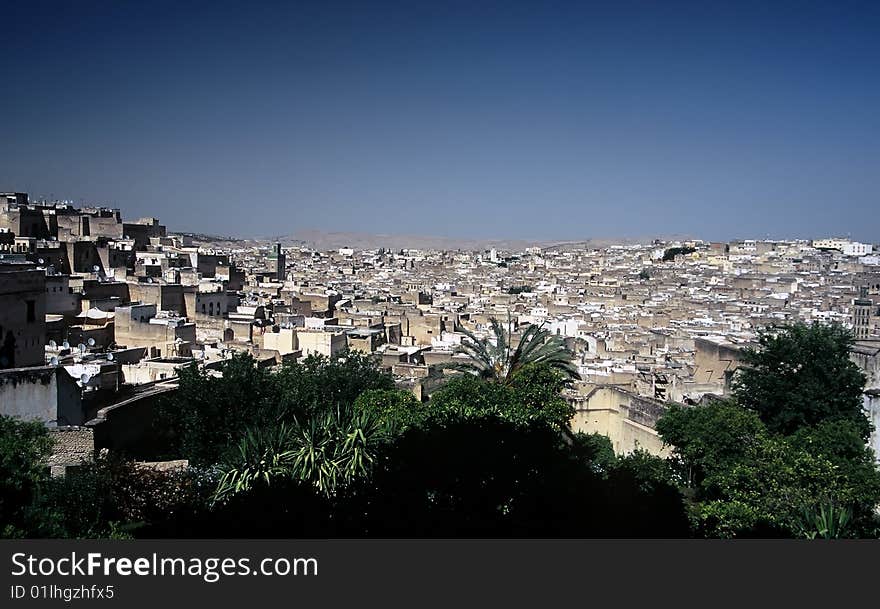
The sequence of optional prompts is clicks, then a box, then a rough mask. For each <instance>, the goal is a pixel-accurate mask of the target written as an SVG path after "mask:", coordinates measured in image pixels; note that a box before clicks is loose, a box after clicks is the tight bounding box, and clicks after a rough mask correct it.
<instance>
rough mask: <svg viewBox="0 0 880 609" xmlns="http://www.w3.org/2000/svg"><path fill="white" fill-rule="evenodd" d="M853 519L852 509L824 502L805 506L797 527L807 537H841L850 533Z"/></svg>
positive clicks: (796, 524)
mask: <svg viewBox="0 0 880 609" xmlns="http://www.w3.org/2000/svg"><path fill="white" fill-rule="evenodd" d="M851 520H852V510H850V509H848V508H842V507H840V506H837V505H834V503H831V502H824V503H821V504H819V505H818V506H812V507H809V508H805V509H804V510H803V512H802V514H801V517H800V519H798V521H797V522H796V523H795V529H796V530H797V532H798V533H799V534H800V535H802V536H803V537H806V538H807V539H840V538H843V537H846V535H847V534H848V531H849V525H850V521H851Z"/></svg>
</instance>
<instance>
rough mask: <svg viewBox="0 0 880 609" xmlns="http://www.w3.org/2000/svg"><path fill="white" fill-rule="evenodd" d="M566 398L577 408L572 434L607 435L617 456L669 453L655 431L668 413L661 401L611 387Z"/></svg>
mask: <svg viewBox="0 0 880 609" xmlns="http://www.w3.org/2000/svg"><path fill="white" fill-rule="evenodd" d="M566 397H567V398H568V399H569V402H570V403H571V404H572V405H573V406H574V407H575V415H574V417H573V418H572V422H571V427H572V430H573V431H575V432H579V431H580V432H583V433H599V434H602V435H605V436H608V437H609V438H610V439H611V443H612V445H613V446H614V450H615V451H616V452H618V453H630V452H632V451H634V450H635V449H636V448H640V449H643V450H646V451H648V452H649V453H651V454H654V455H663V456H665V455H666V454H667V453H668V449H667V448H666V447H664V446H663V440H661V439H660V436H659V435H658V434H657V432H656V431H655V430H654V425H655V424H656V423H657V420H658V419H659V418H660V416H662V414H663V412H665V410H666V407H665V406H664V404H663V403H662V402H659V401H657V400H651V399H648V398H643V397H640V396H637V395H635V394H633V393H629V392H627V391H624V390H622V389H620V388H618V387H610V386H607V387H606V386H601V387H596V388H595V389H593V390H592V391H591V392H590V393H589V394H587V395H586V396H573V395H568V396H566Z"/></svg>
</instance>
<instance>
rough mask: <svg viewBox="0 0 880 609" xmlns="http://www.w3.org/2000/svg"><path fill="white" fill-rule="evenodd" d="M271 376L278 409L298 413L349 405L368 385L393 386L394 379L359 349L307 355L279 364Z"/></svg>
mask: <svg viewBox="0 0 880 609" xmlns="http://www.w3.org/2000/svg"><path fill="white" fill-rule="evenodd" d="M275 380H276V383H277V388H278V393H279V396H280V397H279V407H280V409H281V411H282V412H283V413H285V415H286V414H293V415H296V416H298V417H301V416H302V415H310V414H311V413H318V412H322V411H324V410H327V409H328V408H331V407H335V406H337V405H340V404H343V405H350V404H352V403H354V401H355V400H356V399H357V397H358V396H359V395H361V394H362V393H363V392H364V391H367V390H370V389H385V390H391V389H394V379H392V377H391V375H390V374H389V373H387V372H383V371H381V370H379V368H378V366H377V361H376V358H375V357H373V356H370V355H367V354H364V353H361V352H360V351H343V352H340V353H337V354H335V355H334V356H333V357H332V358H328V357H325V356H323V355H310V356H308V357H307V358H305V360H303V361H302V362H301V363H293V364H287V365H285V366H283V367H282V369H281V370H280V371H279V372H278V373H277V374H276V376H275Z"/></svg>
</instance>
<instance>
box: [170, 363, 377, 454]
mask: <svg viewBox="0 0 880 609" xmlns="http://www.w3.org/2000/svg"><path fill="white" fill-rule="evenodd" d="M393 387H394V382H393V380H392V379H391V377H390V375H388V374H385V373H383V372H381V371H379V370H378V368H377V366H376V362H375V361H374V360H373V359H372V358H369V357H368V356H365V355H363V354H361V353H358V352H343V353H339V354H337V355H335V356H334V357H333V358H327V357H323V356H317V355H313V356H309V357H307V358H306V359H305V360H304V361H303V362H302V363H293V364H287V365H285V366H284V367H282V369H281V370H280V371H278V372H274V373H273V372H270V371H268V370H266V369H264V368H258V367H256V365H255V361H254V359H253V358H252V357H251V356H250V355H247V354H243V355H236V356H234V357H233V358H232V359H231V360H229V361H227V362H224V364H223V367H222V377H218V376H215V375H214V374H213V373H212V372H211V371H210V370H206V369H202V370H199V369H198V368H196V367H195V366H193V367H191V368H188V369H185V370H183V371H182V373H181V375H180V388H179V389H178V391H176V392H174V394H172V396H171V397H170V398H168V399H167V400H165V401H164V403H163V404H162V405H161V406H160V409H159V417H158V418H157V422H156V431H157V433H158V434H161V435H163V436H164V437H165V444H166V447H167V448H166V451H165V452H166V453H167V455H168V456H169V457H170V458H181V457H182V458H186V459H189V460H190V461H191V462H192V463H194V464H196V465H199V466H210V465H213V464H216V463H218V462H220V461H221V460H222V459H223V458H224V457H225V453H226V452H228V451H229V450H230V449H231V448H232V449H233V450H234V449H235V447H236V446H238V442H239V440H240V439H241V437H242V435H243V434H244V430H246V429H268V428H270V427H272V426H275V425H278V424H280V423H283V422H287V423H292V422H293V421H294V420H298V421H303V420H306V419H308V418H309V417H311V416H313V415H321V414H322V413H324V412H326V411H328V410H331V409H333V408H336V407H337V406H339V405H342V406H348V405H351V404H352V403H353V402H354V400H355V399H356V398H357V397H358V396H359V395H360V394H361V393H363V392H364V391H366V390H368V389H383V390H389V389H393Z"/></svg>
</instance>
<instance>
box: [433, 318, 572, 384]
mask: <svg viewBox="0 0 880 609" xmlns="http://www.w3.org/2000/svg"><path fill="white" fill-rule="evenodd" d="M491 325H492V337H491V338H486V339H480V338H477V337H476V336H475V335H474V334H473V333H472V332H470V331H469V330H465V329H463V330H462V332H463V333H464V335H465V338H464V339H463V340H462V342H461V345H460V346H459V347H458V348H457V352H458V353H463V354H464V355H466V356H467V357H468V360H467V361H466V362H456V363H454V364H452V365H450V366H449V368H452V369H454V370H461V371H464V372H470V373H472V374H475V375H476V376H478V377H480V378H481V379H485V380H491V381H493V382H496V383H500V384H504V385H507V384H510V383H512V382H513V380H514V378H516V376H517V375H518V374H519V373H520V371H521V370H522V369H523V368H525V367H526V366H529V365H531V364H543V365H546V366H549V367H550V368H553V369H554V370H557V371H558V372H560V373H561V374H563V375H564V376H565V377H566V378H567V379H579V378H580V377H579V376H578V373H577V368H576V366H575V364H574V362H573V359H574V354H573V353H572V352H571V351H570V350H569V349H568V348H567V347H566V346H565V342H564V341H563V340H562V338H561V337H559V336H556V335H554V334H551V333H550V332H549V331H548V330H547V329H546V328H543V327H542V326H538V325H531V326H529V327H528V329H526V331H525V332H523V335H522V336H521V337H520V339H519V341H518V342H517V344H516V346H514V345H513V344H512V336H511V331H510V329H509V326H510V325H511V324H510V320H509V319H508V324H507V325H508V328H505V327H504V326H503V325H502V324H501V322H499V321H498V320H497V319H495V318H494V317H493V318H492V319H491Z"/></svg>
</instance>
